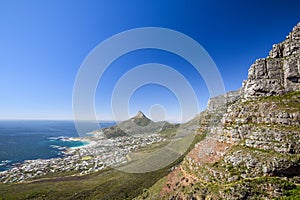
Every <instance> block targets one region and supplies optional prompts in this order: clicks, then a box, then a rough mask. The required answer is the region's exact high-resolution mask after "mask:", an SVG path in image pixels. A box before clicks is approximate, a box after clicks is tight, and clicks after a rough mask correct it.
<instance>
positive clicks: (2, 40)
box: [0, 0, 300, 121]
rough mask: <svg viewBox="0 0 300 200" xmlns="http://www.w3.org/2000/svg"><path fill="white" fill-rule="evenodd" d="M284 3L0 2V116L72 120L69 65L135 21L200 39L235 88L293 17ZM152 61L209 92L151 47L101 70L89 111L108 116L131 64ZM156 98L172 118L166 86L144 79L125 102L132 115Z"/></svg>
mask: <svg viewBox="0 0 300 200" xmlns="http://www.w3.org/2000/svg"><path fill="white" fill-rule="evenodd" d="M299 7H300V2H299V1H297V0H294V1H291V0H287V1H276V0H275V1H271V0H267V1H256V0H254V1H233V0H228V1H216V0H210V1H200V0H199V1H183V0H182V1H174V0H173V1H160V0H153V1H140V0H132V1H121V0H120V1H112V0H111V1H80V0H78V1H67V0H64V1H30V0H27V1H13V0H9V1H8V0H7V1H4V0H0V30H1V31H0V94H1V96H0V110H1V112H0V119H72V117H73V113H72V92H73V84H74V81H75V78H76V74H77V71H78V69H79V67H80V65H81V63H82V62H83V60H84V59H85V57H86V56H87V55H88V54H89V52H90V51H91V50H92V49H93V48H95V47H96V46H97V45H98V44H99V43H100V42H102V41H104V40H105V39H107V38H109V37H111V36H113V35H115V34H117V33H120V32H122V31H126V30H128V29H133V28H139V27H164V28H169V29H174V30H176V31H179V32H182V33H184V34H186V35H188V36H189V37H191V38H193V39H194V40H196V41H197V42H198V43H199V44H201V45H202V46H203V47H204V48H205V49H206V51H207V52H208V53H209V54H210V56H211V57H212V59H213V60H214V62H215V63H216V65H217V67H218V69H219V71H220V73H221V75H222V78H223V81H224V84H225V88H226V91H229V90H235V89H238V88H239V87H240V86H241V84H242V81H243V80H244V79H246V77H247V71H248V68H249V66H250V65H251V64H252V63H253V62H254V61H255V59H257V58H260V57H265V56H267V54H268V52H269V50H270V49H271V47H272V44H274V43H278V42H281V41H282V40H284V38H285V36H286V35H287V34H288V33H289V32H290V31H291V29H292V27H293V26H294V25H296V24H297V23H298V22H299V21H300V12H299ZM149 62H157V63H163V64H166V65H168V66H171V67H173V68H174V69H176V70H178V71H179V72H180V73H181V74H183V75H184V76H185V77H186V78H187V79H188V80H189V81H190V83H191V85H192V87H193V89H194V90H195V92H196V94H197V97H198V100H199V110H202V109H204V108H205V106H206V103H207V100H208V98H209V94H208V91H207V88H206V86H205V84H204V82H203V80H202V79H201V76H198V75H197V74H196V73H195V70H194V69H193V68H192V66H190V64H189V63H187V62H186V61H185V60H183V59H181V58H179V57H178V56H175V55H172V54H170V53H168V52H164V51H159V50H149V49H148V50H147V49H145V50H140V51H135V52H131V53H129V54H128V55H125V56H122V57H120V58H119V59H118V60H116V61H115V62H114V63H113V64H112V65H111V66H110V67H109V68H108V70H107V71H106V72H105V76H103V77H102V78H103V79H101V80H100V82H99V85H98V89H97V92H96V96H95V107H96V114H97V117H98V118H99V119H101V120H110V119H112V115H111V101H110V98H111V94H112V89H113V88H114V85H115V84H116V83H117V81H118V79H119V78H120V77H121V76H122V75H123V74H124V73H126V72H127V71H128V70H130V69H131V68H132V67H134V66H136V65H140V64H144V63H149ZM155 104H160V105H162V106H163V107H164V109H165V110H166V112H167V115H166V116H167V119H168V120H171V121H176V120H178V115H179V114H180V112H179V108H178V100H176V98H175V96H174V94H172V93H171V92H170V91H169V90H168V88H164V87H161V86H158V85H146V86H145V87H141V88H139V89H138V90H137V91H136V92H135V93H134V94H133V95H132V97H131V99H130V100H129V112H130V114H131V115H133V114H134V113H135V112H137V111H138V110H143V111H144V112H145V113H146V114H148V115H149V113H150V111H149V109H150V107H151V105H155Z"/></svg>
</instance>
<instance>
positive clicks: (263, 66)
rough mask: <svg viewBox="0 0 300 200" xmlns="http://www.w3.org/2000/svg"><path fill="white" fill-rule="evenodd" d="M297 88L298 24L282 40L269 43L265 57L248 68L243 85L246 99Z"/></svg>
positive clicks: (299, 71)
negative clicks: (270, 47)
mask: <svg viewBox="0 0 300 200" xmlns="http://www.w3.org/2000/svg"><path fill="white" fill-rule="evenodd" d="M295 90H300V23H298V24H297V26H295V27H294V28H293V30H292V32H291V33H290V34H289V35H288V36H287V37H286V39H285V41H283V42H282V43H279V44H275V45H273V48H272V50H271V51H270V53H269V56H268V57H267V58H262V59H258V60H256V61H255V62H254V64H253V65H252V66H251V67H250V69H249V73H248V80H247V81H245V82H244V84H243V91H244V97H245V98H246V99H249V98H253V97H259V96H272V95H281V94H284V93H287V92H291V91H295Z"/></svg>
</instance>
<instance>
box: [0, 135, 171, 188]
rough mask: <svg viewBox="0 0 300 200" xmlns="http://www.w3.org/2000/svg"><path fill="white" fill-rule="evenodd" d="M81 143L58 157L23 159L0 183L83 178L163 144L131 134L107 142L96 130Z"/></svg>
mask: <svg viewBox="0 0 300 200" xmlns="http://www.w3.org/2000/svg"><path fill="white" fill-rule="evenodd" d="M71 139H72V138H71ZM76 139H77V138H76ZM82 141H84V142H86V143H87V145H85V146H81V147H76V148H65V149H64V151H63V153H64V156H62V157H59V158H52V159H37V160H25V161H24V162H23V163H20V164H17V165H15V166H13V167H12V168H10V169H8V170H6V171H3V172H0V182H2V183H12V182H24V181H30V180H33V179H36V178H41V177H46V176H51V174H52V175H54V174H55V173H65V174H68V175H84V174H88V173H92V172H97V171H100V170H103V169H105V168H107V167H115V166H118V165H120V164H124V163H126V162H128V159H127V157H126V156H127V155H128V154H129V153H130V152H134V151H136V150H138V149H139V148H141V147H144V146H146V145H150V144H154V143H159V142H163V141H165V139H164V138H162V137H160V136H159V135H158V134H146V135H145V134H135V135H130V136H120V137H115V138H109V139H108V138H106V136H105V135H104V134H103V133H102V132H101V131H97V132H94V133H93V134H92V135H91V136H88V137H86V138H83V139H82Z"/></svg>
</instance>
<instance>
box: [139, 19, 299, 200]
mask: <svg viewBox="0 0 300 200" xmlns="http://www.w3.org/2000/svg"><path fill="white" fill-rule="evenodd" d="M197 117H198V119H199V130H198V133H197V134H202V135H206V137H205V139H204V140H202V141H200V142H199V143H197V144H196V145H195V147H194V148H193V149H192V150H191V151H190V152H189V153H188V154H187V156H186V157H185V158H184V160H183V162H182V163H181V164H180V165H179V166H178V167H176V169H174V170H173V171H172V172H170V173H169V174H168V176H166V177H164V178H162V179H161V180H159V181H158V182H157V183H156V184H155V185H153V186H152V187H151V188H149V189H148V190H145V191H144V193H143V194H142V195H141V196H139V197H138V198H137V199H274V198H278V199H300V186H299V184H300V142H299V141H300V23H298V24H297V25H296V26H295V27H294V28H293V30H292V32H291V33H290V34H289V35H288V36H287V37H286V39H285V40H284V41H283V42H281V43H279V44H276V45H273V48H272V49H271V51H270V53H269V56H268V57H267V58H262V59H258V60H256V61H255V62H254V64H253V65H251V67H250V69H249V72H248V79H247V80H246V81H244V83H243V86H242V88H241V89H239V90H237V91H233V92H229V93H227V94H224V95H220V96H217V97H214V98H211V99H210V100H209V102H208V107H207V109H206V110H205V111H203V112H202V113H200V114H199V116H197Z"/></svg>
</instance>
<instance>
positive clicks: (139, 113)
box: [134, 110, 147, 119]
mask: <svg viewBox="0 0 300 200" xmlns="http://www.w3.org/2000/svg"><path fill="white" fill-rule="evenodd" d="M134 118H138V119H141V118H147V117H146V116H145V115H144V113H143V112H142V111H140V110H139V111H138V112H137V114H136V115H135V116H134Z"/></svg>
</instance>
